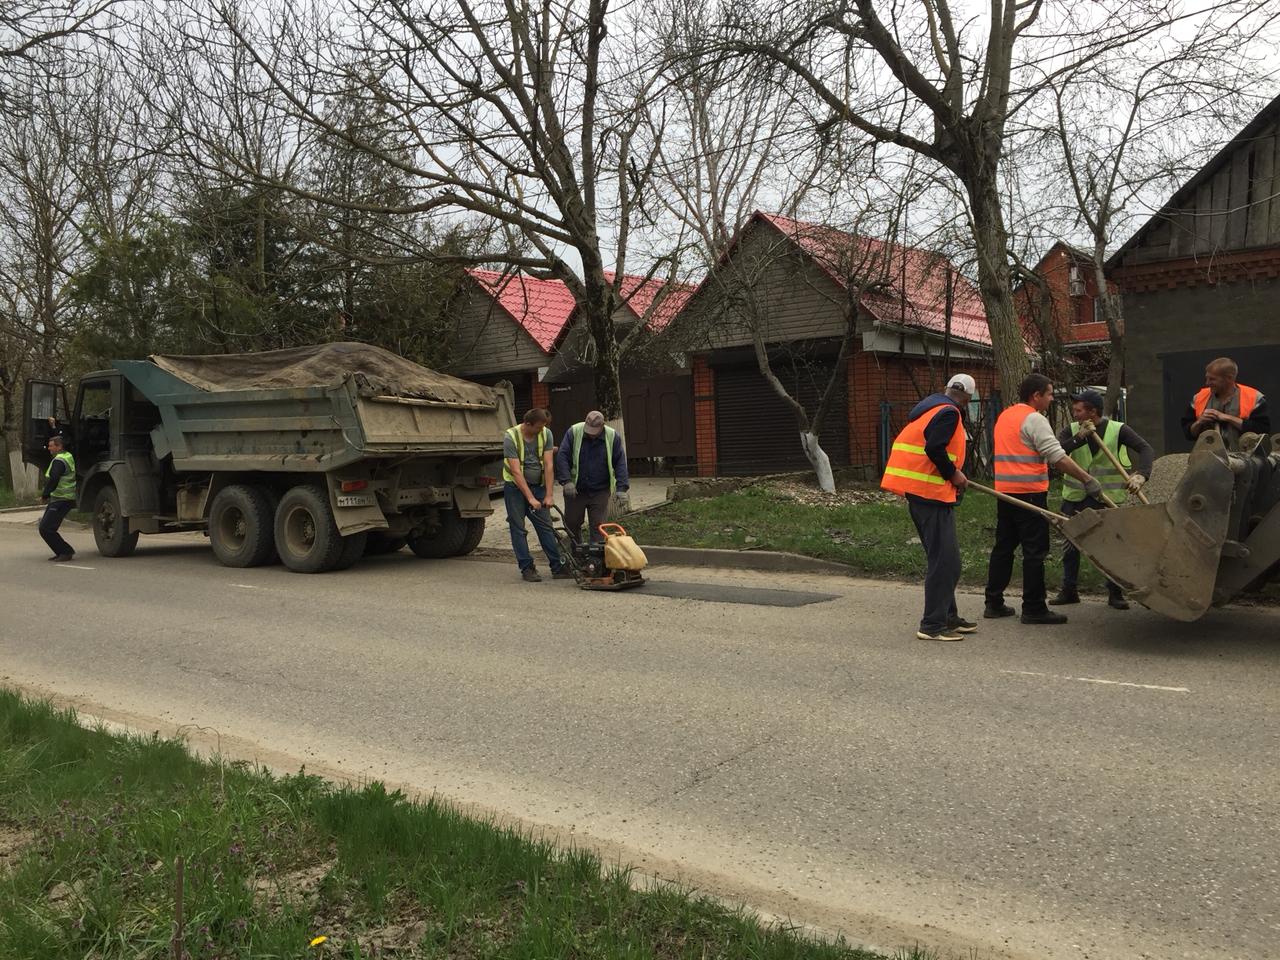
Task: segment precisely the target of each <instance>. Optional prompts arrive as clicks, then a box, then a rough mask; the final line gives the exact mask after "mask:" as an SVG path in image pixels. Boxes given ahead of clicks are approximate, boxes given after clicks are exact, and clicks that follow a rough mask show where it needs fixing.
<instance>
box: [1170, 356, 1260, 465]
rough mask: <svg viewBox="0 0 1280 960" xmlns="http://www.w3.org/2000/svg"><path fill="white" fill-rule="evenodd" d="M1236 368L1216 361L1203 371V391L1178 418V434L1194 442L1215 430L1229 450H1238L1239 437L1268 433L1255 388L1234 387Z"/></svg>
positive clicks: (1227, 360) (1221, 359)
mask: <svg viewBox="0 0 1280 960" xmlns="http://www.w3.org/2000/svg"><path fill="white" fill-rule="evenodd" d="M1239 375H1240V368H1239V367H1238V366H1236V362H1235V361H1234V360H1232V359H1231V358H1230V357H1219V358H1218V359H1217V360H1213V361H1210V363H1209V365H1208V366H1207V367H1205V368H1204V389H1203V390H1201V391H1200V392H1199V393H1197V394H1196V395H1195V396H1194V397H1192V398H1191V402H1190V403H1189V404H1187V409H1186V410H1185V411H1184V412H1183V414H1182V432H1183V433H1184V434H1186V437H1187V439H1188V440H1195V439H1196V438H1197V437H1199V436H1200V434H1202V433H1203V432H1204V431H1205V430H1208V429H1209V428H1210V427H1217V428H1218V430H1219V432H1221V434H1222V440H1223V443H1225V444H1226V446H1227V448H1228V449H1229V450H1239V449H1240V435H1241V434H1244V433H1270V432H1271V413H1270V412H1269V411H1268V410H1267V398H1266V397H1264V396H1263V395H1262V391H1261V390H1259V389H1257V388H1256V387H1248V386H1245V385H1244V384H1243V383H1237V382H1236V377H1238V376H1239Z"/></svg>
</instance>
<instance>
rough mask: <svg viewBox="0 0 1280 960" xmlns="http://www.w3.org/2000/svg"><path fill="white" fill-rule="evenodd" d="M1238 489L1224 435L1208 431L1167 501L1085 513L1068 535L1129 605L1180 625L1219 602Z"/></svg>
mask: <svg viewBox="0 0 1280 960" xmlns="http://www.w3.org/2000/svg"><path fill="white" fill-rule="evenodd" d="M1234 483H1235V479H1234V473H1233V471H1232V468H1231V461H1230V459H1229V458H1228V456H1227V451H1226V449H1225V447H1224V446H1223V443H1222V438H1221V436H1219V434H1218V432H1217V431H1216V430H1210V431H1206V432H1205V433H1203V434H1201V435H1200V439H1199V440H1197V441H1196V445H1195V448H1194V449H1193V450H1192V452H1191V455H1190V457H1189V458H1188V459H1187V470H1186V473H1184V474H1183V476H1182V480H1181V481H1180V482H1179V483H1178V485H1177V487H1176V488H1175V489H1174V491H1173V493H1172V495H1171V496H1170V497H1169V499H1168V500H1167V501H1165V502H1164V503H1152V504H1135V505H1133V506H1125V507H1123V508H1120V509H1116V510H1084V511H1082V512H1081V513H1078V514H1076V515H1075V516H1074V517H1072V518H1071V519H1069V520H1068V521H1066V522H1065V523H1064V524H1063V525H1062V532H1063V535H1064V536H1066V537H1067V539H1069V540H1070V541H1071V542H1072V543H1074V544H1075V545H1076V546H1077V547H1079V548H1080V552H1081V553H1083V554H1084V555H1085V556H1087V557H1088V558H1089V559H1090V560H1092V561H1093V563H1094V565H1095V566H1097V567H1098V569H1100V570H1102V572H1103V573H1105V574H1106V575H1107V576H1108V577H1110V578H1111V579H1112V580H1114V581H1116V583H1118V584H1120V586H1122V587H1124V588H1125V590H1126V591H1127V592H1128V595H1129V597H1130V598H1131V599H1133V600H1136V601H1138V602H1139V603H1141V604H1142V605H1143V606H1145V607H1148V608H1149V609H1151V610H1154V611H1156V612H1157V613H1163V614H1164V615H1165V616H1168V617H1172V618H1173V619H1175V620H1182V621H1187V622H1189V621H1192V620H1197V619H1199V618H1200V617H1201V616H1203V615H1204V613H1205V611H1207V610H1208V609H1209V606H1210V605H1211V604H1212V602H1213V599H1214V583H1215V581H1216V580H1217V577H1218V564H1219V562H1220V560H1221V558H1222V549H1223V544H1224V543H1225V542H1226V540H1227V528H1228V522H1229V519H1230V514H1231V505H1232V489H1233V487H1234Z"/></svg>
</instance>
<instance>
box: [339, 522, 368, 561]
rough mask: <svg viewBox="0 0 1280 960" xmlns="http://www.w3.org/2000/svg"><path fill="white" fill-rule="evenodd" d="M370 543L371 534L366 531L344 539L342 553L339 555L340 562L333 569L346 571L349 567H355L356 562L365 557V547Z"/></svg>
mask: <svg viewBox="0 0 1280 960" xmlns="http://www.w3.org/2000/svg"><path fill="white" fill-rule="evenodd" d="M368 542H369V534H368V533H367V532H365V531H361V532H360V533H353V534H351V535H350V536H347V537H343V538H342V553H341V554H339V556H338V562H337V563H335V564H334V565H333V569H334V570H346V569H347V568H348V567H352V566H355V563H356V561H357V560H359V559H360V558H361V557H363V556H364V551H365V546H366V545H367V544H368Z"/></svg>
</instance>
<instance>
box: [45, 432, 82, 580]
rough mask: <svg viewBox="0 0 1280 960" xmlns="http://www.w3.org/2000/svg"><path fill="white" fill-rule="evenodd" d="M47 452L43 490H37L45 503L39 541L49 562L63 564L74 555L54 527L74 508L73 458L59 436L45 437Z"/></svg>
mask: <svg viewBox="0 0 1280 960" xmlns="http://www.w3.org/2000/svg"><path fill="white" fill-rule="evenodd" d="M48 450H49V456H50V457H51V458H52V459H51V460H50V461H49V466H48V467H46V468H45V471H44V488H43V489H42V490H41V491H40V502H41V503H43V504H45V508H44V515H43V516H41V517H40V527H39V530H40V538H41V539H42V540H44V542H45V543H47V544H48V545H49V549H50V550H52V551H53V556H52V557H50V558H49V559H50V560H54V561H56V562H58V563H65V562H66V561H68V560H74V559H75V557H76V552H75V550H74V549H73V548H72V546H71V544H69V543H67V541H66V540H64V539H62V534H60V533H58V528H59V527H61V526H62V521H63V520H65V519H66V518H67V514H68V513H70V512H71V511H72V510H73V509H74V508H75V505H76V458H75V457H73V456H72V455H71V452H70V451H69V450H67V449H66V446H65V442H64V441H63V439H62V437H61V436H56V437H50V438H49V443H48Z"/></svg>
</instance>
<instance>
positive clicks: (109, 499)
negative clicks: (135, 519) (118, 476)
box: [93, 484, 138, 557]
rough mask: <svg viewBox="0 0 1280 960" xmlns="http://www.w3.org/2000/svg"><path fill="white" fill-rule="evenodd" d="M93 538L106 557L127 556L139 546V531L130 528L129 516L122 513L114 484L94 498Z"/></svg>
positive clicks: (118, 495)
mask: <svg viewBox="0 0 1280 960" xmlns="http://www.w3.org/2000/svg"><path fill="white" fill-rule="evenodd" d="M93 539H94V542H95V543H97V545H98V552H99V553H100V554H102V555H103V556H104V557H127V556H129V555H130V554H131V553H133V551H134V548H135V547H137V546H138V531H137V530H130V529H129V518H128V517H126V516H122V515H121V513H120V494H119V493H117V492H116V488H115V486H114V485H112V484H107V485H106V486H105V487H103V488H102V489H101V490H99V491H98V495H97V496H96V497H94V499H93Z"/></svg>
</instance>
